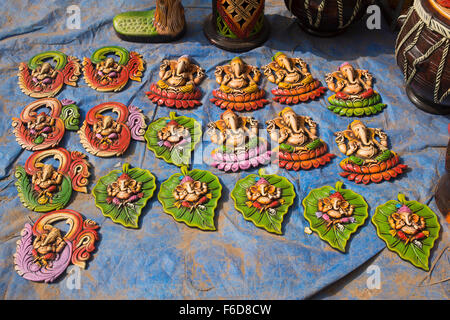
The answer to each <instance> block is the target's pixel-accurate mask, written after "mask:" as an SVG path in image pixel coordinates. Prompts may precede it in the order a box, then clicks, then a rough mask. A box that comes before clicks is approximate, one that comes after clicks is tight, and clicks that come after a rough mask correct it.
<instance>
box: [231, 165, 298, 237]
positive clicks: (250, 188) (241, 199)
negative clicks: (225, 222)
mask: <svg viewBox="0 0 450 320" xmlns="http://www.w3.org/2000/svg"><path fill="white" fill-rule="evenodd" d="M231 197H232V198H233V200H234V205H235V207H236V209H237V210H238V211H239V212H241V213H242V215H243V216H244V219H245V220H249V221H252V222H253V223H254V224H255V226H257V227H260V228H264V229H266V230H267V231H269V232H272V233H276V234H282V231H281V225H282V223H283V217H284V215H285V214H286V213H287V212H288V210H289V207H290V206H291V205H292V204H293V203H294V198H295V191H294V186H293V185H292V183H290V182H289V180H288V179H286V178H285V177H281V176H278V175H276V174H269V175H266V174H264V170H263V169H260V170H259V171H258V174H250V175H248V176H246V177H245V178H243V179H241V180H239V181H238V182H237V183H236V186H235V187H234V189H233V191H232V192H231Z"/></svg>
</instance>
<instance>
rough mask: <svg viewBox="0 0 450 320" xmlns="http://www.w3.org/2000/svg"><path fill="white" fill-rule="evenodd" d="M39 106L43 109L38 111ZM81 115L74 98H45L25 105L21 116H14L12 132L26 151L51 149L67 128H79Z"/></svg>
mask: <svg viewBox="0 0 450 320" xmlns="http://www.w3.org/2000/svg"><path fill="white" fill-rule="evenodd" d="M38 109H40V110H42V111H41V112H40V113H39V114H38V113H37V110H38ZM45 109H46V110H45ZM79 117H80V113H79V110H78V107H77V106H76V105H75V104H74V103H73V101H70V100H62V101H61V102H60V101H59V100H57V99H55V98H43V99H39V100H36V101H34V102H32V103H30V104H29V105H27V106H25V107H24V108H23V110H22V112H21V113H20V118H13V119H12V120H13V121H12V126H13V127H14V130H13V132H14V135H15V136H16V140H17V142H18V143H19V144H20V145H21V147H22V148H24V149H26V150H32V151H36V150H44V149H49V148H53V147H56V146H57V145H58V144H59V142H60V141H61V139H62V138H63V136H64V133H65V131H66V130H78V123H79Z"/></svg>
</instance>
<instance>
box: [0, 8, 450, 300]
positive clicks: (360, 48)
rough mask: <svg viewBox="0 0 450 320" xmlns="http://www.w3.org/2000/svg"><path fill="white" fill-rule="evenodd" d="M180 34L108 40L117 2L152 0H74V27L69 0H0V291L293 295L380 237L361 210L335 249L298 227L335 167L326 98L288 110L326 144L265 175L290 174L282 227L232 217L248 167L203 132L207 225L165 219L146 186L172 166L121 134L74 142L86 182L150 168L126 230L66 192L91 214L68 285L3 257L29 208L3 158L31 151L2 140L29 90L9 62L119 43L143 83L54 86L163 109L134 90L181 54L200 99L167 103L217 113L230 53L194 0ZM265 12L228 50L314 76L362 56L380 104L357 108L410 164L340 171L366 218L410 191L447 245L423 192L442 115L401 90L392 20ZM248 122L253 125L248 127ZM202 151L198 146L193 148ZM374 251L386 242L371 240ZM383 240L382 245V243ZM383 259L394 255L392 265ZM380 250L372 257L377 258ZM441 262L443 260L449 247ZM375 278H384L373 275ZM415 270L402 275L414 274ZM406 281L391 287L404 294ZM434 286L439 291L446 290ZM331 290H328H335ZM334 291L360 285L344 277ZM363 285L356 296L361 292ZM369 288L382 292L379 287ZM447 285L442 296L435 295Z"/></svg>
mask: <svg viewBox="0 0 450 320" xmlns="http://www.w3.org/2000/svg"><path fill="white" fill-rule="evenodd" d="M183 3H184V6H185V12H186V19H187V25H188V29H187V33H186V34H185V36H184V37H183V38H182V39H181V40H179V41H177V42H175V43H165V44H140V43H129V42H125V41H122V40H120V39H119V38H118V37H117V36H116V34H115V32H114V30H113V27H112V18H113V17H114V16H115V15H116V14H118V13H121V12H124V11H130V10H147V9H150V8H152V7H154V5H155V3H154V1H136V0H127V1H124V0H122V1H120V0H115V1H112V0H103V1H87V0H81V1H78V3H77V5H78V6H79V8H80V15H81V28H80V29H68V28H67V23H66V22H67V19H68V18H69V16H70V15H69V14H68V13H67V11H66V9H67V7H69V6H70V5H72V4H73V1H66V0H58V1H56V0H53V1H25V0H19V1H2V5H1V9H0V108H1V110H2V114H1V116H0V132H1V138H0V296H1V297H2V298H4V299H184V298H188V299H303V298H307V297H311V296H313V295H314V294H315V293H317V292H319V291H320V290H321V289H323V288H326V287H327V286H329V285H331V284H333V283H334V282H336V281H337V280H339V279H341V278H343V277H345V276H346V275H348V274H349V273H350V272H352V271H353V270H355V269H356V268H358V267H359V266H361V265H363V264H364V263H365V262H366V261H368V260H369V259H371V258H372V257H374V256H375V255H377V254H378V253H379V252H380V251H382V250H383V249H384V248H385V244H384V242H383V241H382V240H381V239H379V238H378V237H377V235H376V231H375V228H374V226H373V225H372V223H371V222H370V221H369V219H367V221H366V223H365V224H364V225H363V226H362V227H361V228H360V229H359V230H358V232H357V233H356V234H354V236H353V238H352V240H351V241H350V242H349V245H348V247H347V252H346V253H341V252H338V251H337V250H334V249H332V248H331V247H330V246H329V245H328V244H327V243H325V242H324V241H322V240H320V239H319V237H318V236H317V234H315V233H314V234H311V235H308V234H306V233H305V232H304V229H305V227H307V226H308V222H307V221H306V220H305V218H304V217H303V207H302V204H301V201H302V200H303V199H304V198H305V197H306V195H307V194H308V193H309V192H310V191H311V190H312V189H314V188H319V187H322V186H324V185H332V186H334V185H335V183H336V181H338V180H342V178H341V177H340V176H339V175H338V173H339V171H340V168H339V166H338V163H339V161H340V160H341V159H342V158H343V155H342V154H341V153H340V152H339V150H338V148H337V146H336V144H335V143H334V135H333V133H334V132H336V131H340V130H344V129H345V128H346V127H347V125H348V124H349V123H350V122H351V121H352V119H350V118H346V117H340V116H338V115H336V114H334V113H332V112H330V111H329V110H328V109H327V108H326V106H327V103H326V97H327V96H329V95H330V93H329V92H328V93H327V94H326V96H325V97H322V98H321V99H319V100H316V101H313V102H309V103H305V104H301V105H297V106H295V107H294V110H295V111H296V112H297V113H299V114H302V115H306V116H310V117H312V118H313V120H315V121H316V122H317V123H318V128H319V134H320V137H321V138H322V139H323V140H324V141H326V142H327V143H328V145H329V148H330V152H331V153H334V154H336V155H337V157H336V158H334V159H333V160H332V161H331V163H329V164H328V165H326V166H324V167H321V168H318V169H314V170H309V171H299V172H288V171H285V170H280V171H279V172H278V174H280V175H282V176H285V177H287V178H288V179H289V180H290V181H291V182H292V183H293V184H294V186H295V191H296V194H297V196H296V198H295V201H294V204H293V206H292V208H291V209H290V211H289V213H288V214H287V216H286V217H285V220H284V223H283V230H282V231H283V234H282V235H273V234H270V233H268V232H266V231H265V230H263V229H260V228H257V227H255V226H254V225H253V224H252V223H251V222H249V221H246V220H244V219H243V217H242V215H241V214H240V213H239V212H238V211H237V210H236V209H235V208H234V204H233V199H232V198H231V196H230V193H231V190H232V189H233V187H234V185H235V183H236V182H237V180H239V179H241V178H243V177H244V176H246V175H247V174H249V173H256V172H257V170H249V171H247V172H239V173H223V172H221V171H219V170H217V169H211V168H210V167H209V166H208V165H207V164H205V163H204V162H202V161H201V158H202V153H205V154H207V152H206V151H205V150H208V146H209V144H210V142H208V141H205V142H204V143H203V144H202V145H201V147H200V148H199V149H198V150H197V151H196V152H195V163H194V165H193V167H194V168H199V169H203V170H211V172H213V173H214V174H216V175H217V176H218V177H219V179H220V182H221V184H222V186H223V191H222V198H221V199H220V201H219V206H218V208H217V210H216V216H217V218H216V220H215V223H216V228H217V231H214V232H204V231H201V230H198V229H194V228H189V227H187V226H186V225H185V224H182V223H177V222H176V221H175V220H174V219H173V218H172V217H171V216H170V215H168V214H166V213H164V211H163V209H162V205H161V204H160V203H159V202H158V200H157V197H156V193H157V192H158V191H159V185H160V184H161V183H162V182H163V181H165V180H166V179H167V178H168V177H170V176H171V175H172V174H174V173H177V172H179V169H178V168H177V167H176V166H174V165H170V164H167V163H166V162H164V161H163V160H161V159H158V158H156V157H155V155H154V154H153V152H151V151H149V150H148V149H147V148H146V145H145V143H143V142H136V141H134V142H132V143H131V146H130V148H129V149H128V151H127V152H126V153H125V155H123V156H122V157H118V158H97V157H95V156H93V155H90V154H87V155H88V158H89V162H90V163H91V164H92V176H91V178H90V179H91V183H90V185H89V190H91V189H92V187H93V186H94V185H95V183H96V182H97V180H98V179H99V178H100V177H102V176H104V175H106V174H107V173H108V172H109V171H110V170H111V169H112V168H118V167H119V166H120V164H122V163H125V162H129V163H130V164H131V165H132V166H135V167H141V168H145V169H149V170H150V171H151V172H152V173H153V174H154V175H155V176H156V180H157V185H158V187H157V189H156V193H155V195H154V197H153V198H152V199H151V200H150V201H149V202H148V204H147V206H146V207H145V209H144V210H143V214H142V216H141V218H140V219H141V220H140V228H139V229H137V230H134V229H127V228H124V227H123V226H121V225H119V224H115V223H113V222H112V220H110V219H109V218H105V217H104V216H103V215H102V213H101V212H100V210H99V209H98V208H97V207H96V206H95V203H94V198H93V196H92V195H91V194H90V193H88V194H82V193H76V194H75V195H74V196H73V199H72V201H71V202H70V203H69V205H68V207H67V208H69V209H73V210H76V211H78V212H80V213H82V214H83V215H84V216H85V217H86V218H89V219H92V220H94V221H96V222H98V223H99V225H100V226H101V229H100V234H101V240H100V241H99V242H98V249H97V251H96V252H95V254H94V255H93V258H92V259H91V260H90V262H89V263H88V267H87V269H86V270H82V271H81V272H80V285H79V286H74V285H70V284H69V283H68V278H69V277H67V275H66V277H64V276H62V277H61V278H60V280H59V281H57V282H55V283H52V284H44V283H33V282H31V281H27V280H25V279H23V278H22V277H20V276H19V275H18V274H17V273H16V272H15V270H14V263H13V254H14V252H15V250H16V241H17V240H18V239H19V238H20V231H21V229H22V228H23V226H24V224H25V223H27V222H28V221H29V218H31V219H32V220H36V219H37V218H38V217H39V214H38V213H34V212H31V211H29V210H27V209H26V208H24V207H23V206H22V204H21V202H20V200H19V198H18V196H17V190H16V188H15V185H14V182H15V177H14V168H15V167H16V166H17V165H24V163H25V161H26V159H27V158H28V157H29V156H30V154H31V152H29V151H24V150H22V149H21V147H20V146H19V145H18V143H17V142H16V141H15V137H14V135H13V133H12V127H11V119H12V117H17V116H19V114H20V112H21V110H22V108H23V107H24V106H25V105H27V104H29V103H31V102H32V101H34V99H33V98H31V97H28V96H26V95H25V94H23V93H22V92H21V91H20V89H19V86H18V85H17V71H18V65H19V63H20V62H24V61H28V60H29V59H30V57H31V56H33V55H35V54H37V53H40V52H43V51H47V50H60V51H62V52H64V53H66V54H68V55H73V56H76V57H78V58H79V59H80V60H81V59H82V58H83V57H90V56H91V54H92V52H93V51H94V50H96V49H97V48H100V47H102V46H109V45H118V46H122V47H124V48H126V49H128V50H129V51H136V52H138V53H140V54H142V55H143V58H144V60H145V62H146V70H145V72H144V74H143V78H142V82H135V81H132V82H131V83H130V84H129V85H127V87H126V88H125V90H123V91H121V92H118V93H102V92H97V91H94V90H93V89H91V88H90V87H88V86H87V84H86V83H85V81H84V79H83V78H82V77H81V78H80V80H79V82H78V87H76V88H74V87H70V86H66V87H65V88H64V90H63V91H62V92H61V93H60V94H59V95H58V96H57V98H59V99H63V98H66V99H71V100H74V101H76V103H77V105H78V106H79V107H80V110H81V117H82V118H83V117H84V116H85V115H86V112H87V111H88V110H89V109H90V108H92V107H93V106H95V105H97V104H100V103H103V102H108V101H117V102H121V103H124V104H125V105H130V104H133V105H136V106H138V107H140V108H141V109H142V110H143V111H144V113H145V114H146V116H147V117H148V118H149V119H151V120H153V119H157V118H159V117H166V116H168V115H169V112H170V111H173V110H170V109H168V108H165V107H157V106H155V105H154V104H152V103H151V101H150V100H148V98H147V97H146V95H145V92H146V91H148V89H149V86H150V84H151V83H152V82H156V81H157V80H158V71H159V65H160V62H161V60H162V59H164V58H176V57H178V56H180V55H183V54H188V55H189V56H191V57H192V58H193V59H195V61H197V62H198V63H199V64H200V65H201V66H202V67H203V68H204V69H205V70H206V74H207V78H206V79H205V80H204V81H203V83H202V84H201V86H200V87H201V90H202V92H203V98H202V103H203V105H202V106H200V107H198V108H196V109H194V110H181V111H178V114H179V115H187V116H191V117H194V118H195V119H197V120H198V121H200V122H201V123H202V126H203V130H204V131H205V130H206V125H207V123H209V122H211V121H215V120H217V119H219V116H220V114H221V113H222V111H221V109H220V108H218V107H217V106H215V105H213V104H212V103H210V102H209V99H210V98H211V97H212V93H211V92H212V90H213V89H215V88H216V87H217V84H216V83H215V79H214V71H215V67H216V66H219V65H223V64H225V63H227V62H228V61H229V60H231V59H232V58H233V57H235V56H236V55H235V54H233V53H230V52H226V51H223V50H221V49H219V48H216V47H214V46H212V45H210V43H209V42H208V40H207V39H206V38H205V37H204V35H203V30H202V24H203V21H204V19H205V18H206V17H207V15H209V14H210V13H211V3H210V2H209V1H206V0H192V1H183ZM266 15H267V18H268V20H269V22H270V24H271V34H270V38H269V40H268V41H267V42H266V43H265V44H264V45H263V46H262V47H259V48H257V49H254V50H251V51H250V52H246V53H243V54H241V57H243V58H244V60H245V61H246V62H247V63H249V64H252V65H256V66H262V65H265V64H267V63H268V62H269V61H270V59H271V57H272V56H273V55H274V54H275V53H276V52H278V51H284V52H286V53H287V54H289V55H291V56H295V57H301V58H303V59H304V60H305V61H306V62H307V63H308V64H309V68H310V71H311V73H312V74H313V75H314V76H315V77H317V78H319V79H320V80H322V82H324V81H323V80H324V75H325V73H328V72H330V71H332V70H335V69H336V68H337V66H339V65H340V64H341V63H342V62H344V61H349V62H350V63H352V64H354V65H355V66H357V67H358V68H362V69H368V70H370V72H371V73H372V74H373V75H374V78H376V82H375V90H377V91H378V92H379V93H380V94H381V96H382V99H383V101H384V103H386V104H387V108H386V109H385V110H384V111H383V112H381V113H380V114H378V115H375V116H372V117H368V118H365V119H364V121H365V122H366V124H367V125H368V126H370V127H375V128H382V129H383V130H384V131H385V132H386V133H387V134H388V136H389V141H390V147H391V148H392V149H393V150H394V151H395V152H397V153H398V154H399V155H400V157H401V159H402V161H403V163H404V164H407V165H408V166H409V168H410V169H409V170H408V171H407V173H406V174H404V175H403V176H402V177H401V178H398V179H395V180H392V181H388V182H383V183H380V184H370V185H368V186H365V185H357V184H355V183H353V182H349V181H346V182H345V186H346V188H350V189H352V190H353V191H355V192H357V193H359V194H361V195H363V196H364V198H365V199H366V201H367V203H368V204H369V210H370V217H371V216H372V215H373V213H374V211H375V208H376V207H377V206H378V205H380V204H383V203H385V202H386V201H388V200H391V199H396V198H397V194H398V193H399V192H401V193H404V194H405V195H407V196H408V197H409V198H410V199H411V200H418V201H420V202H423V203H427V204H429V205H430V206H431V208H432V209H433V210H434V211H435V212H436V214H437V215H438V217H439V220H440V222H441V225H442V232H441V240H440V241H438V242H437V244H436V247H437V248H435V250H434V251H432V255H431V258H430V260H431V261H433V259H434V258H436V257H437V254H436V252H437V251H438V250H439V249H442V248H444V247H446V246H448V226H447V224H446V223H445V219H444V218H443V216H442V215H441V214H440V213H439V211H438V210H437V207H436V205H435V203H434V199H433V194H434V188H435V185H436V183H437V181H438V179H439V177H440V176H441V175H442V174H443V172H444V153H445V146H446V145H447V142H448V132H447V125H448V122H449V119H448V118H447V117H444V116H435V115H430V114H427V113H424V112H422V111H420V110H418V109H416V108H415V107H414V106H413V105H412V104H411V102H410V101H409V100H408V98H407V96H406V94H405V90H404V80H403V75H402V73H401V71H400V70H399V68H398V67H397V65H396V63H395V59H394V44H395V36H396V35H395V33H393V32H391V31H390V30H388V28H384V27H383V29H382V30H368V29H367V28H366V25H365V21H361V22H360V23H358V24H356V25H355V26H353V27H351V28H350V30H348V31H347V32H346V33H344V34H342V35H340V36H338V37H335V38H325V39H324V38H317V37H313V36H310V35H307V34H306V33H304V32H302V31H301V30H300V29H299V27H298V25H297V24H296V23H295V20H294V18H293V17H292V16H291V15H290V13H289V12H288V11H287V9H286V7H285V6H284V2H282V1H267V4H266ZM262 87H263V88H265V90H266V91H267V92H268V93H269V94H268V96H269V98H270V97H271V94H270V90H271V89H272V88H273V84H272V83H270V82H268V81H267V79H263V81H262ZM282 108H283V106H282V105H280V104H278V103H275V102H272V103H271V104H269V105H267V106H265V108H263V109H261V110H258V111H255V112H252V113H251V115H252V116H253V117H255V118H256V119H257V120H259V122H260V124H262V125H263V124H264V123H265V121H267V120H269V119H272V118H273V117H274V116H275V114H276V113H277V112H279V111H281V110H282ZM261 130H265V129H264V127H263V126H261ZM60 146H62V147H64V148H66V149H69V150H77V151H81V152H84V153H86V151H85V150H84V149H83V147H82V145H81V144H80V140H79V136H78V135H77V134H76V132H67V133H66V135H65V137H64V139H63V141H62V142H61V144H60ZM205 157H207V155H205ZM384 251H387V250H384ZM384 251H383V252H384ZM392 261H395V265H390V264H392ZM383 263H384V264H383ZM445 263H446V266H447V267H444V270H445V269H448V259H447V262H445ZM380 265H381V267H382V270H383V272H384V273H385V277H386V278H389V277H391V278H392V276H391V274H392V273H397V274H401V273H404V274H413V275H414V277H417V279H418V278H423V277H424V276H425V275H426V273H425V272H423V271H420V270H418V269H416V268H415V267H414V266H412V265H411V264H409V263H407V262H404V261H402V260H401V259H400V258H399V257H396V256H395V257H394V258H393V259H391V260H382V261H380ZM385 285H386V288H389V286H390V285H391V286H392V285H395V286H401V285H403V284H401V283H398V284H392V283H391V284H385ZM414 285H415V283H412V284H411V283H410V287H413V286H414ZM408 292H409V291H408V290H406V291H405V292H402V293H399V295H398V296H397V297H399V298H401V297H402V296H403V297H407V296H408V294H409V293H408ZM445 292H446V293H445ZM445 294H448V285H446V284H438V285H435V286H433V287H430V289H427V291H426V292H425V293H423V296H424V297H434V298H443V297H445ZM338 297H339V295H338ZM342 297H347V298H358V297H359V298H361V296H360V295H358V293H357V291H355V290H353V291H352V290H347V291H346V292H345V294H344V296H342ZM362 297H364V296H362ZM381 297H382V296H381ZM447 297H448V296H447Z"/></svg>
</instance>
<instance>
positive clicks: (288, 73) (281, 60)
mask: <svg viewBox="0 0 450 320" xmlns="http://www.w3.org/2000/svg"><path fill="white" fill-rule="evenodd" d="M262 69H263V71H264V75H265V76H266V77H267V79H268V80H269V81H270V82H272V83H275V84H276V85H277V86H278V88H276V89H273V90H272V93H273V94H274V95H275V97H274V98H273V100H274V101H276V102H279V103H281V104H298V103H300V102H306V101H308V100H313V99H315V98H318V97H320V96H321V95H322V94H323V93H324V92H325V90H326V89H325V87H322V86H321V85H320V81H318V80H316V79H314V78H313V76H312V75H311V73H310V72H309V71H308V65H307V64H306V62H305V61H303V60H302V59H300V58H290V57H288V56H287V55H286V54H284V53H283V52H278V53H276V54H275V55H274V56H273V58H272V62H271V63H269V64H268V65H266V66H264V67H262Z"/></svg>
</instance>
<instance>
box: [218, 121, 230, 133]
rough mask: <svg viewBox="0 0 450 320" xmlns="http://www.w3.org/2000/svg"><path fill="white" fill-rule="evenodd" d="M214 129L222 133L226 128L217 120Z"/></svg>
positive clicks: (222, 122)
mask: <svg viewBox="0 0 450 320" xmlns="http://www.w3.org/2000/svg"><path fill="white" fill-rule="evenodd" d="M216 127H217V128H218V129H219V130H220V131H224V130H225V128H226V127H227V126H226V124H225V121H223V120H217V121H216Z"/></svg>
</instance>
